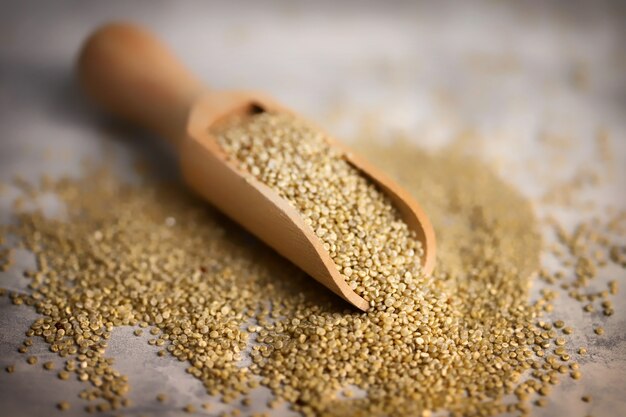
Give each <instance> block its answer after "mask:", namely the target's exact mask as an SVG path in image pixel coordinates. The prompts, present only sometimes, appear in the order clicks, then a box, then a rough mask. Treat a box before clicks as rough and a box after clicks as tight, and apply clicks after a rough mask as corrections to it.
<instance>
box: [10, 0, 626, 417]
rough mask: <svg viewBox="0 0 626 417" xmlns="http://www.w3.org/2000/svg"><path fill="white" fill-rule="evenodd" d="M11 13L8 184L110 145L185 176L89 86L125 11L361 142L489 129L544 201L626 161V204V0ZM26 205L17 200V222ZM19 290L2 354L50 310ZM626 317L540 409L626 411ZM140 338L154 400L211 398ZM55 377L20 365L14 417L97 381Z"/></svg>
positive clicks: (475, 143) (485, 137) (95, 6)
mask: <svg viewBox="0 0 626 417" xmlns="http://www.w3.org/2000/svg"><path fill="white" fill-rule="evenodd" d="M0 10H1V12H0V129H1V131H0V180H10V179H11V178H13V177H14V176H16V175H19V176H20V177H23V178H26V179H32V180H35V179H36V178H38V177H39V176H40V175H41V174H43V173H47V174H51V175H61V174H71V175H77V174H78V173H79V172H80V167H81V161H84V160H85V159H86V158H87V159H91V160H97V159H99V158H101V157H102V156H103V155H104V154H105V153H107V154H109V155H110V154H111V153H112V154H113V155H114V156H115V160H116V161H118V162H119V161H121V162H120V164H121V165H122V166H124V165H125V164H126V165H129V164H128V161H130V160H131V159H132V157H133V155H138V154H146V153H151V154H154V158H156V159H155V160H158V161H160V162H159V163H161V164H162V165H161V168H162V171H163V172H167V173H173V172H175V164H174V161H173V158H172V157H168V156H167V155H166V154H165V153H163V152H162V150H161V149H160V148H159V147H158V145H157V146H155V145H152V144H151V139H150V138H147V137H144V136H142V135H137V134H136V133H129V132H128V131H126V130H124V129H120V127H119V126H118V125H116V124H112V123H111V122H110V121H109V120H108V119H107V118H106V117H104V116H102V115H100V114H99V113H97V112H95V111H94V109H93V108H92V107H91V105H90V104H89V103H88V102H87V101H86V100H84V99H83V97H82V95H81V93H80V91H79V89H78V88H77V86H76V84H75V80H74V72H73V71H74V62H75V58H76V53H77V51H78V49H79V47H80V45H81V42H82V41H83V40H84V39H85V37H86V36H87V35H88V34H89V33H90V32H91V31H92V30H94V29H95V28H96V27H97V26H98V25H100V24H102V23H104V22H107V21H110V20H125V21H132V22H136V23H139V24H142V25H145V26H146V27H148V28H149V29H151V30H152V31H154V32H155V33H156V34H157V35H158V36H160V37H161V38H162V39H163V40H165V41H166V43H168V44H169V45H170V47H171V48H172V49H173V50H174V51H176V53H177V54H178V56H179V57H180V58H181V59H182V60H183V61H184V62H186V63H187V64H188V66H189V68H191V69H192V70H193V71H194V72H196V73H197V74H199V76H200V78H201V79H203V80H204V81H206V83H207V84H208V85H210V86H212V87H214V88H216V89H254V90H262V91H265V92H267V93H269V94H271V95H273V96H275V97H276V98H277V99H278V100H279V101H280V102H282V103H284V104H285V105H287V106H289V107H292V108H293V109H295V110H296V111H298V112H300V113H302V114H303V115H305V116H307V117H309V118H311V119H313V120H315V121H317V122H318V123H319V124H320V125H321V126H324V127H325V128H327V129H328V130H329V131H330V132H331V133H332V134H334V135H335V136H337V137H339V138H341V139H344V140H346V141H353V140H354V139H355V138H357V137H360V136H367V137H373V138H374V139H375V140H379V141H386V140H389V138H391V137H394V136H398V135H404V136H406V137H407V138H408V139H409V140H411V141H412V142H414V143H415V144H416V145H419V146H423V147H427V148H433V149H435V148H441V147H442V146H444V145H445V144H447V143H449V142H451V141H454V140H458V138H459V137H471V138H472V151H473V152H474V153H476V154H478V155H479V156H480V157H481V158H483V159H484V160H485V161H486V162H487V163H489V164H490V165H492V166H493V167H494V169H496V170H497V171H498V172H499V173H500V174H501V175H502V176H504V177H506V178H507V179H508V180H509V181H511V182H513V183H515V184H516V185H517V186H518V187H519V188H521V189H522V190H523V191H524V192H525V193H526V194H527V195H528V196H529V197H533V198H537V197H538V196H540V195H542V193H543V192H545V190H546V187H548V185H549V184H548V183H550V184H552V183H553V182H554V181H557V182H558V181H561V180H562V181H565V180H567V178H569V177H570V176H571V175H572V174H573V173H575V172H577V171H578V170H580V169H581V168H594V167H596V165H598V164H600V163H601V164H611V166H612V167H613V168H614V171H613V180H614V181H612V182H610V183H607V184H606V185H605V186H603V187H598V188H597V189H593V190H590V191H589V198H591V199H593V200H594V201H597V202H599V203H600V204H602V205H606V206H617V207H621V208H624V207H625V206H626V196H625V193H624V190H625V189H626V187H625V181H626V140H625V139H626V24H625V22H626V2H623V1H593V2H590V1H539V0H537V1H534V0H532V1H523V2H522V1H519V2H512V1H496V0H491V1H458V2H450V1H437V2H422V1H384V2H382V1H363V0H359V1H357V0H348V1H337V0H334V1H329V0H317V1H314V2H313V1H309V2H305V1H293V0H289V1H288V0H284V1H242V0H234V1H225V2H216V1H176V2H175V1H133V2H128V1H107V2H95V1H56V2H46V1H32V0H29V1H14V2H8V1H2V2H0ZM598 137H606V138H608V139H607V140H608V141H609V143H610V150H609V151H608V153H607V155H605V156H607V158H606V159H604V160H603V161H602V162H598V161H597V160H592V159H591V158H590V155H591V154H593V153H594V152H595V149H596V145H597V139H598ZM126 168H127V167H126ZM126 168H121V169H126ZM9 200H10V196H6V197H2V196H0V209H1V210H0V220H3V219H8V217H9V209H8V207H9V203H8V201H9ZM622 274H623V272H622ZM22 281H23V280H20V279H19V278H17V277H16V278H15V279H14V281H12V283H11V284H9V285H8V287H9V289H15V290H18V289H19V287H20V285H23V284H24V282H22ZM11 285H13V288H11ZM5 302H6V300H5V299H3V300H2V305H1V306H0V329H1V330H0V342H1V343H0V356H3V357H7V358H8V357H9V356H11V355H14V354H15V355H17V353H14V352H13V350H14V349H13V347H12V346H13V345H11V342H10V341H11V340H14V339H15V338H17V337H19V336H18V335H20V336H21V333H20V332H22V329H23V328H24V326H26V325H28V324H29V323H30V320H32V319H33V318H34V314H33V313H32V312H30V310H29V311H26V309H16V308H14V307H11V306H8V305H4V304H5ZM617 315H618V316H620V317H621V318H618V319H617V320H616V323H615V326H617V329H616V330H617V331H613V332H608V333H610V334H615V335H617V336H616V337H615V338H614V339H611V340H610V342H608V343H607V346H606V349H605V350H599V351H598V352H599V353H598V358H596V359H597V361H595V362H596V363H597V365H594V368H592V369H590V370H589V371H586V375H590V377H589V378H586V379H585V380H584V381H583V382H582V383H581V384H580V385H581V387H575V386H566V387H560V388H558V389H557V392H556V393H555V394H554V397H553V398H555V399H559V398H561V399H562V401H561V402H560V403H561V404H560V405H559V401H555V402H554V403H555V404H552V405H551V407H553V408H547V409H545V410H535V411H536V412H537V413H540V412H543V413H544V415H558V414H562V413H564V412H565V411H571V410H570V409H569V408H567V407H568V404H567V403H568V398H572V396H575V397H576V398H578V397H579V394H580V392H582V390H583V388H582V387H583V386H584V389H585V392H589V393H591V394H593V395H594V398H595V397H596V394H597V395H598V397H600V396H601V397H600V398H602V399H603V400H602V401H600V402H598V403H594V405H593V409H592V411H593V413H594V415H598V416H602V415H606V416H608V415H618V413H619V410H624V408H625V406H626V404H625V401H626V399H625V398H626V395H624V394H625V393H624V389H623V381H624V378H625V377H626V352H625V346H626V341H625V340H624V335H623V329H624V327H623V326H624V325H626V324H625V323H626V321H625V320H624V317H625V315H624V309H623V308H621V309H620V310H619V311H618V314H617ZM619 326H622V327H621V329H622V331H619ZM129 334H130V330H129ZM126 339H129V338H128V337H126V336H125V335H124V334H121V333H120V334H119V335H118V337H114V340H112V342H111V348H110V349H111V354H112V355H113V356H114V357H117V356H118V355H119V353H120V352H124V355H123V356H122V355H119V359H116V360H118V362H117V363H118V364H119V365H118V366H119V368H120V369H121V370H122V371H123V372H125V373H128V374H130V378H131V383H132V384H133V386H134V387H135V388H134V391H133V396H134V398H135V400H136V402H137V403H141V398H142V397H141V396H142V388H141V387H145V388H146V392H154V389H153V387H154V385H155V384H165V385H167V386H168V389H169V390H170V391H175V392H176V394H172V397H176V398H179V400H177V401H179V402H180V404H184V403H185V398H186V397H187V398H189V397H190V396H192V397H193V396H196V395H198V396H200V395H203V394H202V392H203V390H202V387H201V385H200V383H199V382H198V381H195V380H191V378H184V370H183V368H182V367H181V366H179V365H178V364H175V363H172V364H170V363H166V364H164V363H163V360H162V359H158V360H157V359H156V358H152V356H154V355H152V356H150V357H147V355H144V349H146V348H147V346H144V345H145V343H143V344H142V343H141V342H140V341H133V340H129V341H126ZM179 368H180V369H179ZM29 373H30V374H31V375H29ZM40 374H43V373H42V372H37V371H36V370H31V371H24V372H20V375H17V374H16V375H14V376H13V377H12V379H11V382H10V383H9V382H8V381H7V380H6V377H2V376H1V375H0V387H2V389H0V404H2V411H0V414H2V415H12V416H19V415H44V414H47V413H48V411H49V410H50V409H51V408H50V407H51V404H54V401H55V400H56V399H57V398H58V391H59V390H63V391H64V392H72V390H75V391H76V392H78V391H79V389H80V387H81V386H80V384H78V383H75V384H74V383H64V384H63V385H59V384H55V383H54V382H55V381H53V379H54V378H53V376H52V375H49V374H45V375H40ZM179 377H180V378H179ZM148 388H149V389H148ZM574 391H575V392H574ZM146 395H148V394H146ZM24 398H28V399H29V401H27V402H24ZM554 407H557V408H554ZM558 407H564V408H558ZM575 411H578V414H580V415H583V414H581V413H582V411H580V410H575ZM5 412H6V414H4V413H5ZM72 412H75V413H79V414H80V412H81V411H80V410H72ZM131 412H132V411H131ZM555 413H556V414H555ZM578 414H576V415H578ZM68 415H71V412H70V413H68ZM77 415H78V414H77ZM172 415H174V414H172Z"/></svg>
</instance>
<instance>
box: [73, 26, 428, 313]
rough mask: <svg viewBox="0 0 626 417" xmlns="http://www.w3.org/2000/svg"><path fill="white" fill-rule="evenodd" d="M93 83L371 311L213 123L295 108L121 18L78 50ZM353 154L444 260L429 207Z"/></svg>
mask: <svg viewBox="0 0 626 417" xmlns="http://www.w3.org/2000/svg"><path fill="white" fill-rule="evenodd" d="M78 76H79V78H80V81H81V84H82V86H83V87H84V89H85V90H86V92H87V93H88V94H89V95H90V96H91V97H92V98H93V99H94V100H95V101H96V102H98V103H99V104H100V105H102V106H103V107H104V108H105V109H106V110H108V111H110V112H112V113H115V114H117V115H118V116H121V117H122V118H124V119H127V120H130V121H132V122H135V123H137V124H139V125H141V126H142V127H144V128H147V129H149V130H151V131H154V132H155V133H157V134H158V135H159V136H162V137H164V138H166V139H168V140H169V141H170V142H171V143H172V145H174V146H175V147H176V150H177V151H178V154H179V156H180V166H181V169H182V172H183V176H184V179H185V181H186V182H187V184H188V185H189V186H190V187H191V188H192V189H194V190H195V191H196V192H197V193H199V194H200V195H201V196H203V197H204V198H206V199H207V200H208V201H210V202H211V203H212V204H213V205H215V206H216V207H218V208H219V209H220V210H221V211H222V212H224V213H225V214H226V215H228V216H229V217H231V218H232V219H233V220H235V221H236V222H237V223H239V224H241V225H242V226H243V227H245V228H246V229H247V230H249V231H250V232H252V233H253V234H254V235H256V236H257V237H258V238H260V239H261V240H263V241H264V242H265V243H267V244H268V245H270V246H271V247H272V248H274V249H275V250H276V251H277V252H278V253H280V254H281V255H282V256H284V257H285V258H287V259H289V260H290V261H291V262H293V263H294V264H296V265H297V266H299V267H300V268H302V269H303V270H304V271H306V272H307V273H308V274H309V275H311V276H312V277H314V278H315V279H317V280H318V281H319V282H321V283H322V284H324V285H325V286H326V287H328V288H329V289H331V290H332V291H333V292H335V293H336V294H338V295H339V296H341V297H342V298H344V299H345V300H347V301H348V302H350V303H351V304H353V305H355V306H356V307H358V308H359V309H361V310H364V311H365V310H367V309H368V308H369V303H368V302H367V301H365V300H364V299H363V298H362V297H360V296H359V295H357V294H356V293H355V292H354V291H352V289H350V287H349V286H348V285H347V284H346V282H345V280H344V278H343V277H342V275H341V274H340V273H339V271H338V269H337V267H336V266H335V264H334V262H333V261H332V259H331V258H330V256H329V254H328V252H326V250H325V249H324V248H323V246H322V242H321V241H320V239H319V238H318V237H317V236H316V235H315V234H314V232H313V230H312V229H311V228H310V227H309V226H307V225H306V224H305V223H304V219H303V218H302V217H301V216H300V214H298V212H297V211H296V210H295V209H294V208H293V207H292V206H290V205H289V204H288V203H287V201H286V200H285V199H283V198H282V197H280V196H279V195H278V194H277V193H276V192H275V191H274V190H272V189H271V188H269V187H267V186H266V185H264V184H262V183H261V182H259V181H258V180H256V179H255V178H253V177H252V175H250V174H249V173H247V172H243V171H242V170H240V169H239V168H238V167H237V166H236V165H235V164H234V163H233V162H231V161H229V159H228V158H227V155H226V154H225V153H224V151H223V150H222V149H221V148H220V147H219V145H218V143H217V141H216V140H215V138H214V137H213V136H212V135H211V127H212V126H214V125H215V123H216V122H218V121H220V120H222V121H223V120H224V119H225V118H227V117H229V116H235V115H239V116H245V115H248V114H255V113H259V112H264V111H268V112H290V111H289V110H288V109H286V108H284V107H282V106H280V105H279V104H277V103H276V102H274V101H273V100H272V99H270V98H268V97H266V96H264V95H262V94H258V93H253V92H248V91H211V90H209V89H208V88H207V87H206V86H205V85H204V84H203V83H202V82H200V81H199V80H198V79H197V78H196V77H195V76H193V75H192V74H191V73H190V72H189V71H188V70H187V69H186V68H185V67H184V66H183V65H182V64H181V63H180V62H179V61H178V60H177V59H176V58H175V57H174V56H173V55H172V54H171V53H170V51H169V50H168V49H167V48H166V47H165V46H164V45H163V44H162V43H160V42H159V41H158V40H157V39H156V38H154V37H153V36H152V35H151V34H150V33H148V32H146V31H145V30H143V29H141V28H138V27H136V26H133V25H129V24H122V23H112V24H108V25H105V26H103V27H101V28H100V29H98V30H97V31H95V32H94V33H93V34H92V35H91V36H90V37H89V38H88V39H87V41H86V42H85V44H84V46H83V48H82V51H81V52H80V57H79V59H78ZM332 144H333V146H338V147H341V148H342V150H343V152H344V154H345V156H344V157H345V159H346V161H348V162H349V163H350V164H352V165H353V166H354V167H356V168H357V169H359V170H360V171H361V172H362V173H363V174H364V175H365V176H367V177H368V178H369V179H370V180H371V181H373V182H374V183H376V184H377V185H378V186H379V187H380V189H381V190H382V191H383V192H385V193H386V194H387V195H388V196H389V198H390V199H391V200H392V202H393V204H395V205H396V207H397V208H398V210H399V211H400V213H401V216H402V218H403V220H404V221H405V222H406V223H407V224H408V225H409V227H410V228H411V229H413V230H415V232H416V233H417V236H418V238H419V239H420V240H421V242H422V244H423V247H424V252H425V255H424V259H423V269H424V271H425V272H426V273H430V272H431V271H432V269H433V267H434V263H435V234H434V232H433V228H432V226H431V224H430V221H429V220H428V218H427V217H426V215H425V214H424V212H423V211H422V209H421V208H420V206H419V205H418V204H417V203H416V202H415V201H414V200H413V199H412V198H411V197H410V196H409V194H408V193H406V192H405V191H404V190H402V189H401V188H400V187H398V185H396V184H395V183H394V182H393V181H391V180H390V179H389V178H387V177H386V176H384V175H383V174H382V173H381V172H379V171H378V170H376V169H374V167H372V166H371V165H370V164H369V163H367V162H366V161H364V160H363V159H361V158H359V157H357V156H356V155H354V153H352V151H350V150H349V149H348V148H346V147H344V146H343V145H340V144H339V143H336V142H334V141H333V142H332Z"/></svg>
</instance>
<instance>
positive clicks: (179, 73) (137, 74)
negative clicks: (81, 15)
mask: <svg viewBox="0 0 626 417" xmlns="http://www.w3.org/2000/svg"><path fill="white" fill-rule="evenodd" d="M77 71H78V76H79V80H80V82H81V84H82V87H83V88H84V89H85V90H86V92H87V93H88V94H89V95H90V96H91V97H92V98H93V99H94V100H95V101H96V102H97V103H98V104H100V105H101V106H103V107H104V108H105V109H106V110H108V111H109V112H112V113H114V114H116V115H118V116H120V117H122V118H124V119H126V120H128V121H131V122H133V123H137V124H138V125H140V126H141V127H144V128H146V129H148V130H150V131H153V132H154V133H156V134H158V135H159V136H162V137H164V138H166V139H168V140H169V141H170V142H171V143H172V144H173V145H174V146H176V147H178V146H179V145H180V141H181V140H182V138H183V137H184V135H185V130H186V125H187V118H188V114H189V110H190V108H191V105H192V104H193V102H194V100H195V99H196V98H197V97H198V96H199V95H201V94H202V93H205V92H206V91H207V90H206V87H205V86H203V84H202V83H201V82H200V81H199V80H198V79H197V78H196V77H195V76H194V75H192V74H191V72H189V70H187V68H185V66H184V65H183V64H182V63H181V62H180V61H179V60H178V59H177V58H176V57H175V56H174V55H173V54H172V53H171V52H170V51H169V49H168V48H167V47H166V46H165V45H164V44H162V43H161V42H160V41H159V40H158V39H156V38H155V37H154V36H153V35H151V34H150V33H148V32H146V31H145V30H142V29H141V28H138V27H137V26H134V25H130V24H125V23H110V24H107V25H105V26H103V27H101V28H99V29H98V30H96V31H95V32H94V33H93V34H92V35H91V36H90V37H89V38H88V39H87V40H86V41H85V43H84V45H83V47H82V50H81V52H80V56H79V58H78V68H77Z"/></svg>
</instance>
